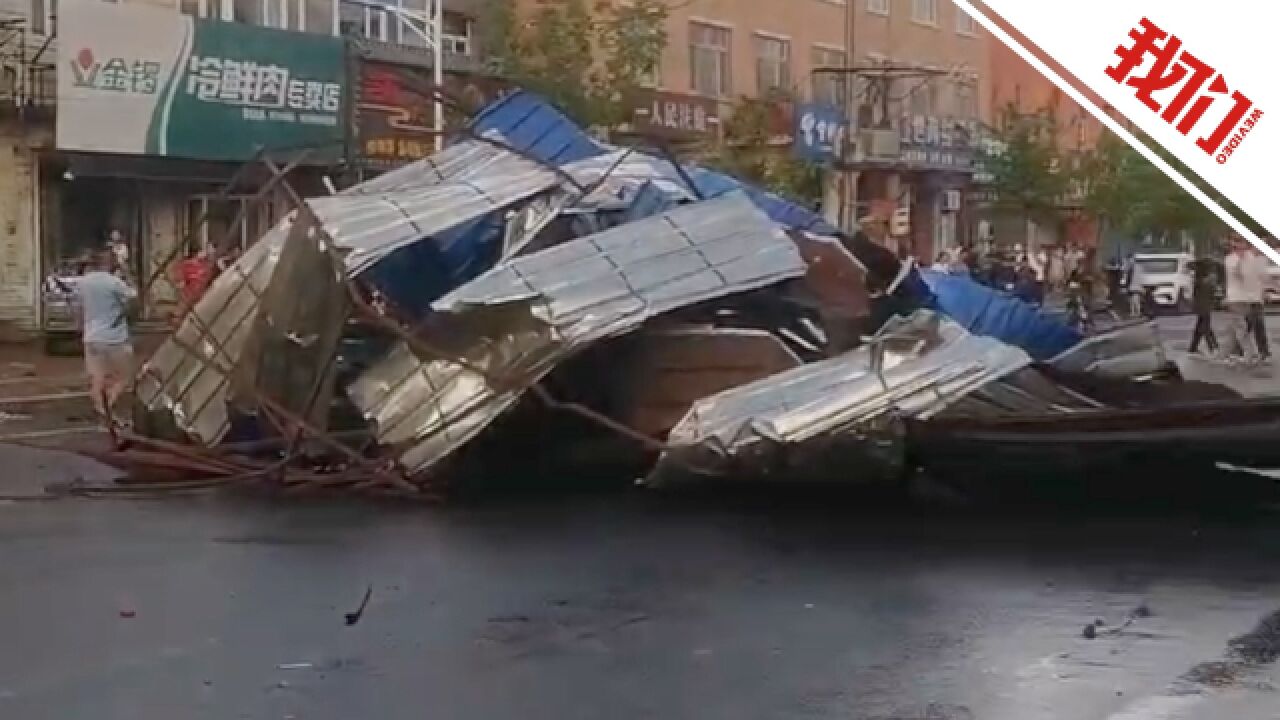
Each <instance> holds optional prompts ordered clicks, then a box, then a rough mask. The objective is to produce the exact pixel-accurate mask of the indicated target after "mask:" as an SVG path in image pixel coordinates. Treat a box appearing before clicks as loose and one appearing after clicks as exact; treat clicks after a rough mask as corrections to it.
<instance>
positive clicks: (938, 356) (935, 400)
mask: <svg viewBox="0 0 1280 720" xmlns="http://www.w3.org/2000/svg"><path fill="white" fill-rule="evenodd" d="M1030 362H1031V358H1030V357H1028V356H1027V354H1026V353H1025V352H1023V351H1022V350H1020V349H1018V348H1016V347H1013V346H1010V345H1006V344H1004V343H1002V342H1000V341H998V340H995V339H992V338H987V337H980V336H976V335H970V334H969V333H968V332H966V331H965V329H964V328H963V327H961V326H960V325H958V324H957V323H955V322H953V321H951V320H949V319H947V318H945V317H943V316H941V315H937V314H935V313H933V312H931V311H927V310H921V311H918V312H916V313H915V314H914V315H912V316H911V317H910V318H905V319H903V318H898V319H895V320H893V321H891V322H890V323H888V324H886V326H885V327H884V329H883V330H881V332H880V333H879V334H878V335H877V337H876V339H875V340H873V341H872V342H870V343H868V344H866V345H863V346H861V347H859V348H857V349H855V350H852V351H850V352H848V353H845V354H844V355H841V356H839V357H836V358H832V359H830V360H826V361H823V362H818V363H812V364H809V365H802V366H800V367H798V368H796V369H794V370H790V371H787V372H784V373H780V374H778V375H774V376H772V377H769V378H765V379H764V380H760V381H757V382H754V383H750V384H747V385H742V386H739V387H736V388H733V389H731V390H727V391H725V392H722V393H719V394H718V395H713V396H711V397H708V398H705V399H703V400H700V401H698V402H697V403H695V404H694V406H693V407H692V408H691V409H690V411H689V413H688V414H687V415H686V416H685V417H684V419H683V420H681V421H680V423H679V424H678V425H677V426H676V427H675V428H674V429H673V430H672V431H671V434H670V436H669V438H668V443H669V444H670V445H671V446H672V449H671V450H670V451H669V452H668V453H667V454H666V455H664V456H663V459H662V460H661V461H659V464H658V467H657V468H655V471H654V474H653V475H652V476H651V477H652V478H658V477H662V476H664V475H665V474H666V473H664V472H663V469H664V468H663V466H664V465H666V466H675V467H679V466H682V465H689V466H693V467H697V468H699V469H701V470H703V471H723V472H729V471H731V470H732V469H733V464H734V461H735V460H736V459H738V458H739V457H741V456H748V455H750V456H751V457H753V458H759V457H761V456H762V455H767V454H768V453H770V452H772V451H775V450H780V449H781V448H784V447H794V446H798V445H802V444H804V443H806V442H808V441H810V440H813V439H815V438H819V437H821V436H828V435H837V434H841V433H853V432H854V431H855V430H856V429H857V428H858V427H859V426H862V425H866V424H869V423H872V422H873V421H876V420H878V419H880V418H882V417H884V416H886V415H888V414H890V413H891V412H896V413H899V414H901V415H904V416H907V417H915V418H928V417H930V416H932V415H933V414H935V413H937V412H939V411H941V410H943V409H945V408H946V407H948V406H950V405H951V404H952V403H954V402H955V401H956V400H958V399H960V398H962V397H964V396H965V395H967V394H968V393H970V392H972V391H974V390H976V389H978V388H980V387H983V386H984V385H986V384H988V383H990V382H992V381H993V380H996V379H998V378H1001V377H1004V376H1006V375H1008V374H1009V373H1012V372H1014V371H1016V370H1019V369H1021V368H1023V367H1026V366H1027V365H1029V364H1030Z"/></svg>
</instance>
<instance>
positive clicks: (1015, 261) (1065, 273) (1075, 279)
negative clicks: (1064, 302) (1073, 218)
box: [929, 244, 1095, 305]
mask: <svg viewBox="0 0 1280 720" xmlns="http://www.w3.org/2000/svg"><path fill="white" fill-rule="evenodd" d="M1094 265H1095V263H1094V253H1093V251H1092V250H1082V249H1080V248H1078V247H1075V246H1070V247H1058V248H1054V249H1053V250H1037V251H1033V252H1028V251H1027V250H1025V249H1024V248H1023V247H1022V245H1020V244H1018V245H1014V246H1013V247H1012V248H1011V249H1008V250H994V249H993V250H988V251H985V252H983V251H981V250H978V249H976V248H975V247H973V246H972V245H965V246H962V247H960V248H956V249H954V250H948V251H943V252H941V253H938V256H937V257H936V258H935V259H934V261H933V264H932V265H931V266H929V269H930V270H933V271H934V272H945V273H950V274H956V275H967V276H969V277H972V278H973V279H974V280H976V281H977V282H979V283H982V284H983V285H987V286H990V287H993V288H996V289H997V290H1002V291H1004V292H1008V293H1010V294H1012V295H1014V296H1016V297H1018V298H1020V299H1022V300H1025V301H1026V302H1029V303H1032V304H1037V305H1038V304H1042V303H1043V302H1044V300H1045V297H1046V295H1048V294H1050V293H1061V292H1063V291H1065V290H1066V289H1067V288H1068V287H1069V286H1070V285H1071V284H1072V283H1076V284H1078V285H1080V286H1082V287H1084V288H1085V292H1092V288H1093V287H1094V285H1095V278H1094V271H1093V268H1094Z"/></svg>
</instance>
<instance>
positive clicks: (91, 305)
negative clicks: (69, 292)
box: [76, 250, 138, 422]
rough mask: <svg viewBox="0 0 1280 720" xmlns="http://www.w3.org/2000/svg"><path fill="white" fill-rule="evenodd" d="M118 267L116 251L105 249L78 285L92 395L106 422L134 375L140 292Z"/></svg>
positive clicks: (83, 339)
mask: <svg viewBox="0 0 1280 720" xmlns="http://www.w3.org/2000/svg"><path fill="white" fill-rule="evenodd" d="M115 270H116V256H115V253H113V252H112V251H111V250H104V251H102V252H100V253H99V254H98V256H97V257H96V258H95V262H94V266H93V267H92V268H91V269H90V270H89V272H87V273H85V275H84V277H82V278H81V279H80V282H79V283H78V284H77V285H76V295H77V299H78V300H79V302H78V303H77V309H78V312H79V314H80V320H81V323H82V327H83V336H82V341H83V343H84V364H85V371H86V372H88V374H89V395H90V398H91V399H92V400H93V406H94V409H95V410H97V411H98V413H99V414H100V415H101V416H102V418H103V420H104V421H105V422H110V421H111V408H112V407H113V406H114V405H115V403H116V400H118V399H119V398H120V395H121V394H123V392H124V389H125V387H126V386H127V385H128V384H129V380H130V379H131V378H132V377H133V346H132V345H131V344H130V340H129V305H130V303H132V302H133V301H134V300H135V299H136V298H137V297H138V291H137V290H134V289H133V288H131V287H129V285H128V284H126V283H125V282H124V281H123V280H121V279H120V278H119V277H117V276H116V275H115Z"/></svg>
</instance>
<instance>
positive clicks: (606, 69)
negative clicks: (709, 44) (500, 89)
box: [478, 0, 667, 128]
mask: <svg viewBox="0 0 1280 720" xmlns="http://www.w3.org/2000/svg"><path fill="white" fill-rule="evenodd" d="M481 15H482V22H480V23H478V24H479V26H480V28H481V36H480V41H481V45H482V46H483V48H484V50H485V52H486V53H487V54H488V56H489V57H490V59H491V62H492V63H493V66H494V67H493V69H494V70H496V71H497V72H498V73H499V74H501V75H503V76H504V77H506V78H507V79H509V80H511V81H513V82H515V83H516V84H518V85H520V86H522V87H526V88H528V89H530V90H532V91H534V92H537V93H538V94H540V95H542V96H543V97H546V98H547V99H548V100H550V101H551V102H553V103H555V104H556V105H557V106H558V107H560V108H561V109H562V110H564V111H565V112H566V113H567V114H568V115H569V116H570V117H571V118H573V119H574V120H575V121H577V122H579V123H582V124H583V125H586V126H590V127H605V128H608V127H614V126H616V125H618V124H620V123H622V122H625V121H627V120H629V119H630V118H629V117H628V110H629V106H628V103H627V100H628V98H629V97H631V96H632V95H633V94H634V93H635V91H636V90H637V89H639V88H640V87H642V86H643V84H644V81H645V80H646V78H649V77H651V76H652V75H653V73H654V71H655V70H656V69H657V67H658V60H659V59H660V58H661V56H662V50H663V48H665V47H666V44H667V34H666V19H667V7H666V5H665V4H664V3H663V2H661V0H632V2H628V3H613V2H605V1H602V2H599V3H597V4H596V5H594V6H592V7H589V6H588V5H587V2H586V0H543V2H542V3H540V5H539V7H538V9H537V10H536V11H534V12H533V14H532V15H530V16H528V17H522V16H521V15H520V14H519V13H518V11H517V10H516V8H515V5H514V2H513V0H487V2H486V5H485V7H484V9H483V11H482V13H481Z"/></svg>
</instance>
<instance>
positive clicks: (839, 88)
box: [813, 47, 849, 108]
mask: <svg viewBox="0 0 1280 720" xmlns="http://www.w3.org/2000/svg"><path fill="white" fill-rule="evenodd" d="M848 57H849V56H848V54H847V53H846V52H845V51H843V50H836V49H835V48H827V47H815V48H814V49H813V69H814V74H813V101H814V102H820V103H828V104H830V105H834V106H836V107H838V108H843V107H845V105H846V104H847V100H846V95H845V87H846V83H847V81H848V78H849V76H848V75H845V74H842V73H834V72H817V70H818V69H820V68H843V67H844V66H845V63H846V62H847V59H848Z"/></svg>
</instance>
